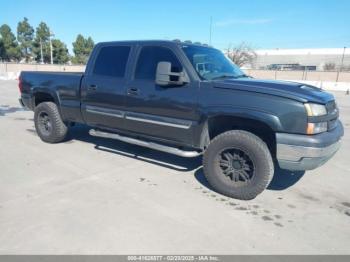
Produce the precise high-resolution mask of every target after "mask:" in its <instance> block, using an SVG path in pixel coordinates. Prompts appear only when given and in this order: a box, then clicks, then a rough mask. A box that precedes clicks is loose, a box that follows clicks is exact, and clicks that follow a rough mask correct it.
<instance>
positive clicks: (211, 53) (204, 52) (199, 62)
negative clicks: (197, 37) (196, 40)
mask: <svg viewBox="0 0 350 262" xmlns="http://www.w3.org/2000/svg"><path fill="white" fill-rule="evenodd" d="M182 49H183V51H184V52H185V54H186V56H187V57H188V59H189V60H190V61H191V63H192V65H193V67H194V68H195V69H196V71H197V73H198V75H199V77H200V78H201V79H204V80H215V79H222V78H239V77H246V75H245V74H244V73H243V72H242V71H241V69H239V67H238V66H236V65H235V64H234V63H232V62H231V61H230V60H229V59H228V58H227V57H226V56H225V55H224V54H223V53H222V52H221V51H219V50H217V49H214V48H210V47H204V46H192V45H188V46H186V45H184V46H182Z"/></svg>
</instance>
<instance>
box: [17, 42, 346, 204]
mask: <svg viewBox="0 0 350 262" xmlns="http://www.w3.org/2000/svg"><path fill="white" fill-rule="evenodd" d="M19 79H20V80H19V87H20V91H21V99H20V102H21V103H22V105H24V106H26V107H28V108H30V109H32V110H33V111H34V112H35V117H34V119H35V127H36V130H37V133H38V135H39V136H40V138H41V139H42V140H43V141H45V142H49V143H57V142H60V141H62V140H64V139H65V136H66V133H67V129H68V127H69V126H70V125H71V124H72V123H84V124H87V125H89V126H91V130H90V134H91V135H93V136H99V137H106V138H109V139H117V140H121V141H124V142H128V143H132V144H137V145H140V146H145V147H149V148H152V149H155V150H160V151H164V152H167V153H170V154H176V155H179V156H183V157H196V156H199V155H201V154H203V166H204V173H205V176H206V178H207V179H208V181H209V183H210V184H211V185H212V186H213V188H214V189H215V190H217V191H218V192H220V193H222V194H225V195H228V196H231V197H234V198H239V199H252V198H254V197H256V196H257V195H258V194H260V193H261V192H262V191H263V190H264V189H265V188H266V187H267V186H268V184H269V183H270V181H271V179H272V177H273V174H274V168H275V166H277V165H278V166H279V167H280V168H282V169H288V170H309V169H314V168H316V167H318V166H320V165H322V164H323V163H325V162H326V161H327V160H328V159H330V158H331V157H332V156H333V155H334V154H335V153H336V151H337V150H338V148H339V146H340V139H341V137H342V135H343V132H344V131H343V126H342V124H341V122H340V121H339V120H338V116H339V112H338V108H337V105H336V102H335V100H334V97H333V96H332V95H331V94H329V93H327V92H324V91H323V90H321V89H318V88H316V87H313V86H309V85H305V84H299V83H292V82H281V81H269V80H260V79H253V78H251V77H249V76H247V75H245V74H244V73H243V72H242V71H241V70H240V69H239V68H238V67H237V66H236V65H234V64H233V63H232V62H230V61H229V60H228V59H227V58H226V57H225V55H224V54H223V53H221V52H220V51H219V50H217V49H214V48H211V47H208V46H203V45H196V44H188V43H182V42H174V41H124V42H108V43H100V44H97V45H96V46H95V48H94V51H93V52H92V54H91V57H90V59H89V62H88V65H87V67H86V71H85V73H53V72H22V73H21V75H20V78H19ZM135 161H137V160H135Z"/></svg>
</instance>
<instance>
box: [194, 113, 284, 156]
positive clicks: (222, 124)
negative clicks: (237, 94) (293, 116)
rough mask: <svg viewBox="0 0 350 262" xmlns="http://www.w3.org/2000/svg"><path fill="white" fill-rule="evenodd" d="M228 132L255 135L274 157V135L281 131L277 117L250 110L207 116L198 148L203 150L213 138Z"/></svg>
mask: <svg viewBox="0 0 350 262" xmlns="http://www.w3.org/2000/svg"><path fill="white" fill-rule="evenodd" d="M229 130H245V131H248V132H251V133H253V134H255V135H256V136H258V137H259V138H261V139H262V140H263V141H264V142H265V143H266V144H267V145H268V147H269V150H270V152H271V154H272V155H273V156H275V154H276V135H275V134H276V132H277V131H278V130H281V123H280V121H279V119H278V117H277V116H275V115H271V114H268V113H265V112H259V111H252V110H249V111H248V110H244V112H227V113H216V114H209V115H208V116H207V117H206V120H205V122H204V124H203V128H202V132H201V138H200V147H201V148H203V149H205V148H206V147H207V145H208V144H209V143H210V141H211V140H212V139H213V138H215V137H216V136H217V135H219V134H222V133H224V132H226V131H229Z"/></svg>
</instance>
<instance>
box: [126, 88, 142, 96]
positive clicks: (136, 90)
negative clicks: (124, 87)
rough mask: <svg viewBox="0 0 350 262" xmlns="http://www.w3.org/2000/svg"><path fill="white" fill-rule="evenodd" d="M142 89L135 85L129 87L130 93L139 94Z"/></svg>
mask: <svg viewBox="0 0 350 262" xmlns="http://www.w3.org/2000/svg"><path fill="white" fill-rule="evenodd" d="M139 92H140V90H139V89H138V88H135V87H131V88H129V89H128V95H138V94H139Z"/></svg>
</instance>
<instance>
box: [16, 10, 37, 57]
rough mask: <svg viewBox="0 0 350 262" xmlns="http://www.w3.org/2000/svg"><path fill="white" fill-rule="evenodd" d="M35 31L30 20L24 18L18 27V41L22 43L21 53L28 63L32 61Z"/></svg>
mask: <svg viewBox="0 0 350 262" xmlns="http://www.w3.org/2000/svg"><path fill="white" fill-rule="evenodd" d="M33 35H34V29H33V27H32V26H31V25H30V24H29V22H28V18H26V17H25V18H24V19H23V21H22V22H19V23H18V25H17V40H18V42H19V43H20V47H21V52H22V55H23V57H24V58H25V60H26V62H28V61H29V60H30V59H31V53H32V44H33Z"/></svg>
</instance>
